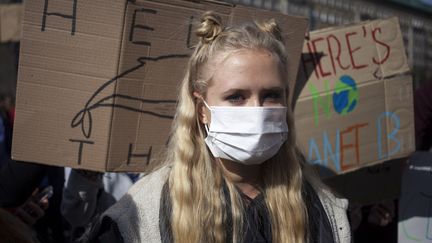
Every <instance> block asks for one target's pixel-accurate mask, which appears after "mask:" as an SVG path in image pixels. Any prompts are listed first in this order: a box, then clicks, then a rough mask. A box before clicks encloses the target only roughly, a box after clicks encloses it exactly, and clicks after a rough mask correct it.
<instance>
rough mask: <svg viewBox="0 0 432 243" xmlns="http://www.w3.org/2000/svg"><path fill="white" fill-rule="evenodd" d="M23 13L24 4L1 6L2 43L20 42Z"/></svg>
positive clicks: (0, 40) (0, 38)
mask: <svg viewBox="0 0 432 243" xmlns="http://www.w3.org/2000/svg"><path fill="white" fill-rule="evenodd" d="M23 13H24V7H23V5H22V4H0V43H2V42H9V41H19V40H20V38H21V23H22V18H23Z"/></svg>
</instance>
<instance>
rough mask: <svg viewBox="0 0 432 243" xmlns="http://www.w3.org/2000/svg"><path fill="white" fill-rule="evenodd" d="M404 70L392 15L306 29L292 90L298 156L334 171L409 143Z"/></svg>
mask: <svg viewBox="0 0 432 243" xmlns="http://www.w3.org/2000/svg"><path fill="white" fill-rule="evenodd" d="M408 72H409V68H408V64H407V59H406V56H405V49H404V46H403V40H402V35H401V32H400V29H399V23H398V20H397V18H390V19H385V20H376V21H371V22H365V23H361V24H357V25H353V26H344V27H339V28H330V29H324V30H319V31H314V32H311V33H310V36H309V38H308V41H307V42H306V43H305V44H304V47H303V53H302V62H301V70H300V71H299V78H298V82H297V83H296V87H295V93H294V98H293V99H294V100H295V99H297V97H298V100H297V104H296V107H295V121H296V125H297V137H298V139H299V141H300V144H301V145H302V149H303V150H304V152H305V155H306V158H307V159H308V160H309V161H312V163H314V164H317V165H319V166H321V167H324V168H326V169H327V170H330V171H331V172H332V173H331V174H342V173H346V172H349V171H353V170H357V169H359V168H361V167H364V166H366V165H372V164H375V163H378V162H382V161H386V160H389V159H393V158H400V157H404V156H407V155H408V154H409V153H411V152H412V151H414V122H413V97H412V80H411V76H410V75H409V74H408Z"/></svg>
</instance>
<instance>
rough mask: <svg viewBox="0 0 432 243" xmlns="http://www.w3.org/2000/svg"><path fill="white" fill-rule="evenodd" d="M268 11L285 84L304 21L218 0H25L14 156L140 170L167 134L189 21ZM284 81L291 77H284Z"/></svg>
mask: <svg viewBox="0 0 432 243" xmlns="http://www.w3.org/2000/svg"><path fill="white" fill-rule="evenodd" d="M206 10H214V11H216V12H217V13H219V14H220V15H221V16H222V17H223V21H224V22H225V23H234V24H235V23H240V22H243V21H245V20H251V19H258V20H260V19H269V18H275V19H276V20H277V21H278V22H279V23H280V25H281V27H282V32H283V35H284V37H285V38H286V40H287V41H286V43H285V45H286V47H287V49H288V53H289V55H290V57H291V58H290V60H291V63H290V66H289V71H288V73H289V75H290V77H289V82H290V84H294V80H295V76H296V73H297V67H298V60H299V59H300V58H299V57H300V54H301V49H302V46H303V40H304V35H305V31H306V27H307V20H306V19H305V18H301V17H291V16H287V15H284V14H281V13H277V12H271V11H266V10H259V9H254V8H248V7H242V6H233V5H228V4H224V3H221V2H217V1H201V2H199V3H196V2H190V1H180V0H176V1H168V0H159V1H142V0H141V1H140V0H137V1H133V2H132V1H114V0H110V1H107V0H94V1H80V0H72V1H70V0H68V1H66V0H48V1H43V0H32V1H28V2H26V6H25V16H24V25H23V37H22V41H21V52H20V64H19V74H18V87H17V106H16V112H17V114H16V121H15V125H14V126H15V127H14V138H13V151H12V155H13V158H14V159H16V160H22V161H31V162H38V163H42V164H49V165H57V166H69V167H74V168H84V169H89V170H98V171H144V170H145V169H146V167H147V166H148V164H149V163H150V162H151V161H152V158H153V157H155V156H156V155H157V154H158V153H159V152H161V151H163V150H164V148H165V146H166V143H167V141H168V139H169V131H170V126H171V121H172V118H173V116H174V112H175V106H176V97H177V91H178V85H179V82H180V81H181V80H182V78H183V74H184V69H185V67H186V63H187V60H188V56H189V55H190V54H191V52H192V48H193V46H194V44H195V43H196V38H195V37H194V34H193V33H192V30H193V27H192V23H194V22H197V21H199V18H200V16H201V15H202V13H203V12H204V11H206ZM292 86H293V85H292Z"/></svg>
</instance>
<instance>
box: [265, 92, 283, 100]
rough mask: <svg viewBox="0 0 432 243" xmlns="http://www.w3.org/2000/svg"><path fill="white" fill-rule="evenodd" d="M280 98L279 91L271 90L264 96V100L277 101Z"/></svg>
mask: <svg viewBox="0 0 432 243" xmlns="http://www.w3.org/2000/svg"><path fill="white" fill-rule="evenodd" d="M281 98H282V95H281V93H280V92H271V93H268V94H266V95H265V96H264V100H266V101H279V100H280V99H281Z"/></svg>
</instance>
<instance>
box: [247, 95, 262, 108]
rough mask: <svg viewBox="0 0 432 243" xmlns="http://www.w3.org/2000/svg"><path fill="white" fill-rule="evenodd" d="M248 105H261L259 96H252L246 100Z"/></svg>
mask: <svg viewBox="0 0 432 243" xmlns="http://www.w3.org/2000/svg"><path fill="white" fill-rule="evenodd" d="M248 106H252V107H257V106H263V101H262V100H261V99H260V98H259V97H252V98H251V99H250V100H249V102H248Z"/></svg>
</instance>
